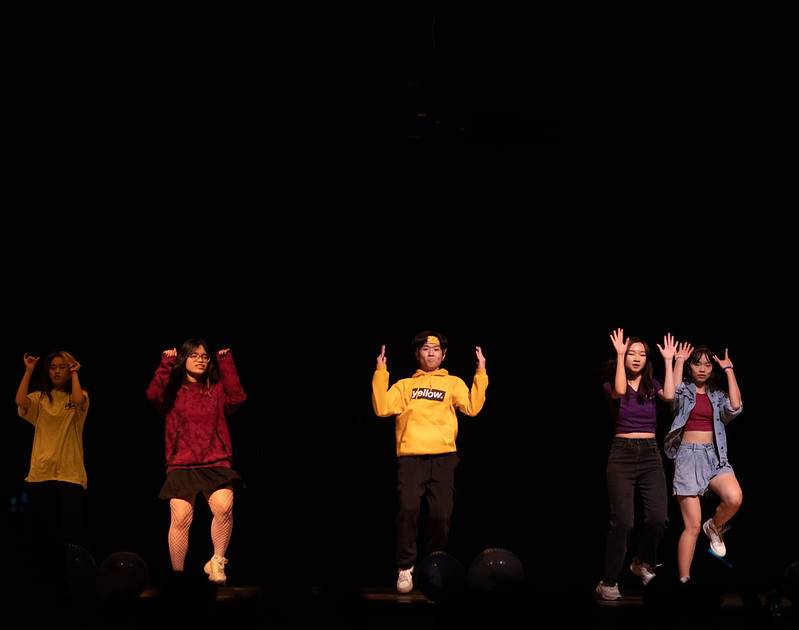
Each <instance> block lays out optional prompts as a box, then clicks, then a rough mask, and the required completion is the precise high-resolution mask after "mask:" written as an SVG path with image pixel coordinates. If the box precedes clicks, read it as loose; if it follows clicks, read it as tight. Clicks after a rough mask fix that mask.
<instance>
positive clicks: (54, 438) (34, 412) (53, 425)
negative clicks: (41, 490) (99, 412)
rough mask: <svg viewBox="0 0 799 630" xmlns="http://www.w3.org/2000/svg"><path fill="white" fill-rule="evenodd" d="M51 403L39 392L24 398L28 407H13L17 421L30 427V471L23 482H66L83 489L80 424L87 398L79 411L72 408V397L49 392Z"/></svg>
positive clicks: (45, 395) (84, 472) (86, 408)
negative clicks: (19, 419)
mask: <svg viewBox="0 0 799 630" xmlns="http://www.w3.org/2000/svg"><path fill="white" fill-rule="evenodd" d="M51 393H52V396H53V402H50V399H49V398H48V397H47V394H43V393H42V392H40V391H35V392H32V393H30V394H28V398H29V399H30V401H31V405H30V407H28V408H27V409H23V408H22V407H17V411H18V412H19V415H20V417H22V418H25V420H27V421H28V422H30V423H31V424H32V425H33V426H34V427H35V430H34V433H33V449H32V450H31V467H30V472H29V473H28V476H27V477H26V478H25V481H68V482H71V483H77V484H80V485H81V486H83V487H84V488H85V487H86V468H85V467H84V465H83V424H84V423H85V422H86V412H87V411H88V410H89V396H88V394H87V393H86V392H85V391H84V392H83V395H84V397H85V398H86V400H85V401H84V403H83V409H78V408H77V407H75V406H74V405H73V404H72V396H71V395H70V394H68V393H66V392H61V391H57V390H53V391H52V392H51Z"/></svg>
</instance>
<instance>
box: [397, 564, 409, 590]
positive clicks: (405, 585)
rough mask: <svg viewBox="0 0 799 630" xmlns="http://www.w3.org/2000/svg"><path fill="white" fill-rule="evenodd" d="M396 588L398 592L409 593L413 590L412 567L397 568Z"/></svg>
mask: <svg viewBox="0 0 799 630" xmlns="http://www.w3.org/2000/svg"><path fill="white" fill-rule="evenodd" d="M397 590H398V591H399V592H400V593H410V592H411V591H412V590H413V567H411V568H410V569H399V573H398V575H397Z"/></svg>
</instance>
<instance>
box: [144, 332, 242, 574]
mask: <svg viewBox="0 0 799 630" xmlns="http://www.w3.org/2000/svg"><path fill="white" fill-rule="evenodd" d="M208 348H209V346H208V344H206V343H205V342H204V341H203V340H202V339H189V340H187V341H186V342H184V344H183V346H181V348H180V349H179V350H178V349H175V348H173V349H172V350H165V351H164V352H163V353H162V356H161V365H160V366H159V367H158V369H157V370H156V372H155V376H154V377H153V380H152V382H151V383H150V386H149V387H148V388H147V398H148V399H149V400H150V402H152V403H153V405H155V408H156V409H157V410H158V411H159V412H160V413H161V414H163V415H164V416H165V418H166V464H167V469H166V470H167V476H166V482H165V483H164V486H163V488H161V494H160V497H161V498H162V499H169V507H170V510H171V515H172V519H171V523H170V526H169V537H168V540H169V554H170V556H171V559H172V570H173V571H175V572H176V573H182V572H183V565H184V562H185V560H186V553H187V551H188V548H189V528H190V527H191V521H192V518H193V516H194V500H195V498H196V496H197V494H198V493H200V492H202V493H203V496H204V497H205V499H206V500H207V501H208V506H209V507H210V508H211V513H212V514H213V519H212V521H211V540H212V542H213V544H214V556H213V557H212V558H211V559H210V560H209V561H208V562H207V563H206V565H205V572H206V573H207V574H208V579H209V580H211V581H212V582H214V583H216V584H225V583H226V581H227V578H226V576H225V565H226V564H227V558H226V557H225V552H226V551H227V546H228V542H229V541H230V534H231V532H232V530H233V484H234V483H235V482H240V481H241V477H240V476H239V474H238V473H237V472H236V471H234V470H233V469H232V468H231V457H232V449H231V444H230V434H229V432H228V427H227V421H226V416H228V415H230V414H231V413H233V412H234V411H236V409H238V408H239V406H240V405H241V404H242V403H243V402H244V399H245V398H246V396H245V394H244V391H243V390H242V387H241V383H240V382H239V376H238V373H237V372H236V366H235V365H234V363H233V356H232V354H231V353H230V350H229V349H227V350H220V351H219V353H218V355H217V356H215V355H214V354H213V353H212V352H211V351H210V350H209V349H208Z"/></svg>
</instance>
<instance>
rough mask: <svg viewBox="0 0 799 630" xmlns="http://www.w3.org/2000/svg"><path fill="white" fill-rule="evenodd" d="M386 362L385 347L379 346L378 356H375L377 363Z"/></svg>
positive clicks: (383, 363) (382, 363)
mask: <svg viewBox="0 0 799 630" xmlns="http://www.w3.org/2000/svg"><path fill="white" fill-rule="evenodd" d="M385 364H386V347H385V346H380V356H379V357H377V365H385Z"/></svg>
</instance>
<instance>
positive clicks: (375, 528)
mask: <svg viewBox="0 0 799 630" xmlns="http://www.w3.org/2000/svg"><path fill="white" fill-rule="evenodd" d="M653 13H654V12H653ZM785 23H786V21H785V20H782V19H781V18H780V16H779V15H754V14H751V13H750V14H739V15H732V14H729V13H728V14H725V15H715V14H714V15H700V14H697V13H691V14H688V13H686V14H670V15H661V14H657V15H655V14H649V13H640V14H630V13H624V14H616V15H611V14H607V13H586V12H585V11H568V12H566V11H564V12H552V11H549V12H545V11H534V12H532V13H526V14H523V13H522V12H521V11H519V10H518V9H515V10H511V9H509V8H508V7H504V6H503V5H501V4H500V5H497V6H492V8H491V9H488V8H476V9H471V10H469V9H464V8H462V7H456V6H454V5H453V6H451V5H449V4H447V3H438V4H436V5H428V4H424V3H417V4H415V5H410V6H403V8H401V9H400V7H392V6H388V7H384V8H382V9H375V8H374V7H370V8H369V9H363V10H355V9H350V10H348V12H347V13H346V14H342V13H340V12H339V13H334V12H332V11H331V12H330V14H329V15H321V14H318V13H317V14H314V15H304V16H296V15H291V16H289V15H287V14H282V13H281V12H280V11H278V10H274V13H270V14H268V15H230V14H227V15H218V14H213V15H209V14H205V15H197V14H193V15H150V14H121V13H117V12H115V13H113V14H106V15H98V14H92V15H87V16H76V15H75V14H69V15H53V14H46V15H42V14H40V15H25V16H19V17H18V18H16V19H15V20H14V21H12V24H13V25H14V28H13V29H12V30H13V32H14V33H15V34H16V35H17V37H18V42H17V46H16V47H15V48H14V50H15V59H16V60H17V61H18V63H15V64H13V65H14V68H15V71H16V72H15V73H14V74H15V76H13V77H11V79H10V81H11V82H12V85H13V86H14V87H15V88H16V89H15V90H12V92H13V96H12V97H11V98H10V100H11V103H10V104H11V106H12V113H11V114H9V116H8V118H7V120H6V131H7V136H8V137H9V139H10V142H9V144H8V147H7V155H8V158H9V159H8V160H7V165H6V166H7V168H6V172H5V176H6V181H7V187H6V189H7V192H8V196H7V212H6V216H7V217H8V218H9V222H8V225H7V227H6V230H4V236H3V239H4V247H3V253H2V273H3V286H4V289H5V291H4V295H5V297H4V301H3V311H4V318H3V326H4V330H5V332H6V344H5V351H4V353H3V357H2V366H3V367H2V370H3V380H4V382H6V383H7V387H6V391H7V407H6V412H5V415H6V416H7V422H6V425H5V426H6V431H5V444H6V445H7V448H6V452H5V457H4V458H3V464H2V466H3V472H2V482H3V494H4V500H10V497H12V496H18V495H19V493H20V492H21V490H22V488H23V479H24V477H25V475H26V473H27V466H28V460H29V455H30V444H31V439H32V428H31V427H30V426H29V425H28V424H27V423H26V422H24V421H23V420H22V419H20V418H17V417H16V412H15V409H14V407H13V394H14V392H15V390H16V387H17V384H18V381H19V379H20V378H21V376H22V371H23V366H22V356H23V354H24V353H25V352H29V353H31V354H36V355H42V356H44V355H46V354H47V353H49V352H50V351H51V350H53V349H55V348H65V349H68V350H69V351H70V352H72V353H73V354H74V355H75V356H76V357H77V359H78V360H79V361H80V362H81V364H82V369H81V382H82V383H83V385H84V387H85V388H86V389H88V390H89V392H90V396H91V409H90V412H89V416H88V421H87V423H86V429H85V433H84V440H85V448H86V465H87V470H88V474H89V483H90V489H89V492H88V494H87V498H88V509H89V514H90V521H89V522H90V526H91V529H92V538H93V541H94V549H93V552H94V554H95V556H96V557H97V558H98V559H100V558H102V557H105V555H107V554H108V553H111V552H113V551H118V550H130V551H135V552H137V553H140V554H141V555H142V556H144V557H145V558H146V560H147V562H148V563H149V564H150V565H151V567H152V569H153V572H154V574H155V576H156V577H158V576H162V575H164V573H165V572H166V571H167V570H168V566H169V564H168V563H169V559H168V551H167V546H166V531H167V528H168V508H167V505H166V504H165V503H163V502H161V501H159V500H158V498H157V494H158V490H159V488H160V485H161V483H162V480H163V476H164V466H163V452H162V451H163V435H162V421H161V419H160V418H159V416H158V415H157V414H156V413H155V411H154V410H153V409H152V408H151V406H150V405H149V404H148V402H147V400H146V398H145V396H144V392H145V390H146V387H147V385H148V383H149V380H150V378H151V377H152V374H153V372H154V371H155V369H156V367H157V366H158V361H159V357H160V352H161V351H162V350H163V349H165V348H171V347H174V346H176V345H179V344H180V343H181V342H182V341H183V340H184V339H186V338H188V337H190V336H195V335H199V336H202V337H205V338H207V340H208V341H209V342H210V343H211V344H212V345H214V346H215V347H216V348H225V347H229V348H231V349H232V350H233V354H234V358H235V360H236V364H237V367H238V369H239V373H240V376H241V379H242V383H243V385H244V388H245V391H246V392H247V394H248V400H247V402H246V403H245V405H244V406H243V407H242V408H241V410H240V411H239V412H237V413H236V414H235V415H234V416H232V417H231V418H230V428H231V432H232V437H233V441H234V449H235V462H234V465H235V467H236V468H237V470H239V471H240V472H241V473H242V475H243V476H244V477H245V479H246V481H247V485H248V488H247V490H246V491H244V492H241V493H239V494H238V495H237V497H236V508H235V509H236V512H235V526H234V532H233V538H232V542H231V546H230V550H229V554H228V555H229V557H230V559H231V564H230V566H229V574H230V577H231V580H232V581H237V582H247V581H260V580H267V581H268V580H277V579H279V578H282V577H290V578H292V579H293V580H296V581H297V582H298V583H310V582H324V581H335V580H340V581H346V582H351V583H381V584H382V583H386V584H391V583H392V582H393V572H394V566H393V518H394V479H393V474H394V444H393V424H392V422H391V420H386V419H378V418H376V417H375V416H374V414H373V411H372V408H371V401H370V379H371V374H372V371H373V369H374V362H375V358H376V356H377V355H378V353H379V351H380V346H381V344H386V346H387V356H388V367H389V371H390V373H391V382H394V381H395V380H397V379H399V378H402V377H405V376H409V375H410V374H412V372H413V370H414V369H415V363H414V360H413V357H412V353H411V349H410V340H411V339H412V337H413V336H414V335H415V334H416V333H417V332H419V331H421V330H424V329H439V330H441V331H442V332H444V333H445V334H446V335H447V336H448V338H449V340H450V350H449V352H448V355H447V360H446V367H447V368H448V369H449V370H450V371H451V372H452V373H454V374H457V375H459V376H461V377H462V378H464V379H465V380H466V381H467V382H469V381H470V379H471V374H472V373H473V370H474V355H473V347H474V346H475V345H481V346H482V348H483V351H484V353H485V355H486V357H487V361H488V373H489V378H490V384H489V389H488V398H487V402H486V406H485V409H484V410H483V412H482V413H481V414H480V415H479V416H478V417H477V418H474V419H470V418H462V421H461V427H460V435H459V450H460V453H461V458H462V464H461V467H460V468H459V481H458V493H457V497H456V512H455V515H454V524H453V529H452V553H453V554H454V555H456V556H457V557H459V558H460V559H461V560H462V561H463V562H464V563H468V562H469V561H470V560H471V558H473V557H474V556H475V555H476V554H477V553H478V552H479V551H480V550H482V549H485V548H487V547H494V546H501V547H507V548H509V549H511V550H513V551H515V552H516V553H517V554H518V555H519V556H520V557H521V558H522V560H523V562H524V563H525V566H526V568H527V570H528V574H531V575H533V576H535V577H536V578H537V579H540V580H541V581H543V582H547V583H548V582H550V581H557V582H559V583H575V582H576V583H578V584H579V585H580V586H584V587H586V588H589V587H591V586H592V585H593V583H594V582H595V581H596V580H598V579H599V576H600V572H601V562H602V550H603V545H604V534H605V528H606V521H607V500H606V495H605V489H604V466H605V461H606V456H607V448H608V445H609V441H610V439H611V427H610V426H609V418H608V415H607V411H606V408H605V403H604V400H603V399H602V396H601V393H600V386H601V376H600V367H601V365H602V363H603V362H604V361H605V360H607V359H609V358H611V356H612V348H611V345H610V342H609V338H608V335H609V333H610V331H611V330H612V329H613V328H615V327H617V326H622V327H624V329H625V332H626V333H627V334H638V335H642V336H644V337H645V338H646V339H648V340H649V342H650V344H651V345H652V347H653V348H654V345H655V344H656V343H658V342H662V337H663V334H664V333H666V332H672V333H673V334H674V335H675V336H676V337H677V339H679V340H689V341H691V342H692V343H694V344H697V343H708V344H710V345H711V346H712V347H714V348H716V349H718V352H723V350H724V348H725V347H729V349H730V356H731V358H732V360H733V362H734V363H735V365H736V373H737V375H738V380H739V384H740V386H741V389H742V392H743V399H744V404H745V407H746V409H745V411H744V413H743V415H742V416H741V417H740V418H739V419H738V420H736V421H735V422H734V423H733V424H732V425H731V426H730V428H729V436H730V447H731V452H732V463H733V465H734V467H735V469H736V472H737V473H738V476H739V479H740V481H741V485H742V487H743V491H744V497H745V498H744V504H743V508H742V510H741V512H740V513H739V514H738V515H737V516H736V517H735V522H734V529H733V530H732V531H731V533H730V534H729V535H728V544H729V548H730V556H729V559H730V560H731V561H732V562H733V563H735V564H737V565H739V566H741V567H745V569H746V570H747V571H748V572H750V573H751V574H752V575H754V576H756V578H757V580H759V581H760V582H762V583H763V584H766V585H772V584H773V583H774V581H775V580H777V579H778V577H779V575H780V573H781V571H782V570H783V569H784V567H785V566H787V564H788V563H789V562H792V561H794V560H796V559H797V558H799V551H797V548H796V542H795V541H794V540H793V539H792V538H791V537H790V536H787V535H780V534H779V532H785V530H786V528H787V527H788V524H789V522H790V521H789V517H788V514H789V513H792V511H794V510H795V507H796V504H795V499H793V498H792V497H793V495H792V491H791V481H792V480H793V479H794V478H795V473H794V472H793V466H792V460H793V457H792V455H793V450H794V444H795V438H796V423H795V421H794V420H792V418H791V416H790V414H791V398H790V391H791V386H790V380H789V371H790V366H791V361H792V347H791V345H792V337H793V335H792V333H793V320H794V318H793V317H792V315H791V307H790V304H791V301H792V297H793V293H794V287H793V285H794V281H793V277H794V272H795V267H796V264H795V257H794V256H793V250H792V247H793V233H792V228H791V224H790V219H791V214H790V210H789V209H790V208H791V207H792V206H790V205H789V200H786V198H785V195H784V192H785V188H786V186H785V184H786V181H785V173H786V172H787V168H786V161H785V158H784V155H783V151H784V149H785V147H786V146H787V145H788V144H789V140H790V138H792V137H793V128H792V127H791V126H789V125H788V120H787V116H786V110H787V99H786V97H785V96H784V94H785V84H786V80H785V77H786V75H785V66H786V65H787V64H786V62H785V55H784V51H785V49H786V48H787V40H786V39H785V36H784V32H783V28H784V27H783V24H785ZM420 114H421V115H420ZM11 219H14V220H13V221H12V220H11ZM655 366H656V373H658V372H660V373H662V365H661V361H660V360H659V359H658V358H655ZM664 423H665V424H668V419H667V418H665V416H664ZM669 464H670V462H669V463H668V464H667V469H668V465H669ZM672 509H673V510H676V506H675V505H672ZM4 512H5V511H4ZM203 513H204V510H202V509H200V510H198V515H197V518H196V520H195V526H194V529H193V534H192V542H191V549H190V563H192V562H193V563H194V566H195V567H196V568H197V569H198V570H200V567H201V564H202V562H204V560H205V556H206V555H208V553H209V552H210V541H209V536H208V535H207V531H208V530H207V523H208V520H207V518H206V520H203V518H204V517H203V516H202V514H203ZM6 516H8V515H6V514H5V513H4V518H5V517H6ZM673 517H674V518H673V521H672V527H671V529H670V531H669V534H668V537H667V540H666V541H664V548H663V561H664V562H665V563H668V562H673V559H674V554H675V544H676V537H677V536H678V534H679V531H680V527H681V526H680V519H679V513H678V511H674V513H673ZM276 576H277V577H276Z"/></svg>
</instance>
